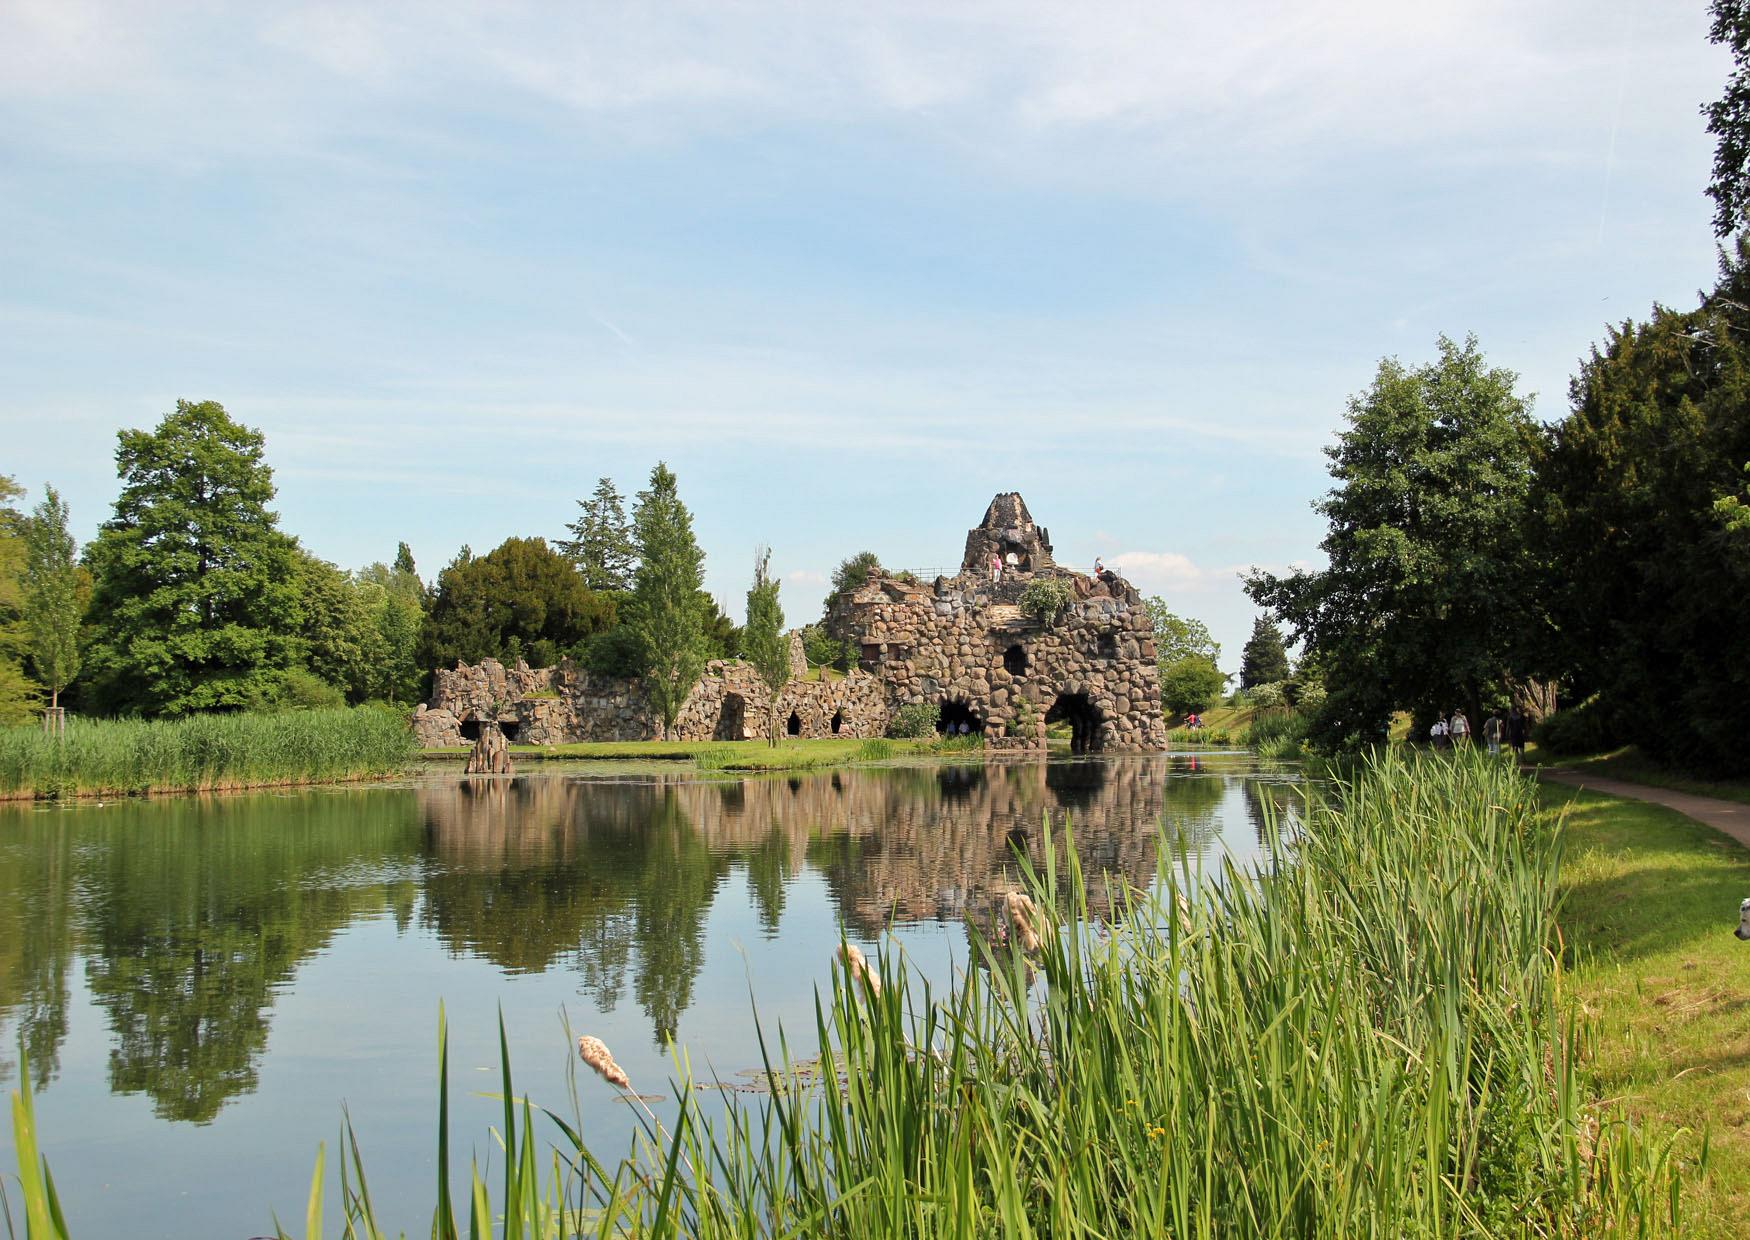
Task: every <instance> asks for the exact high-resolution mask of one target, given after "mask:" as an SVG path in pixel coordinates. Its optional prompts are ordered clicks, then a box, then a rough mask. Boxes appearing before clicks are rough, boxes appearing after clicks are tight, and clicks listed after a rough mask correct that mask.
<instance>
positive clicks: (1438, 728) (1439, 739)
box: [1428, 715, 1447, 749]
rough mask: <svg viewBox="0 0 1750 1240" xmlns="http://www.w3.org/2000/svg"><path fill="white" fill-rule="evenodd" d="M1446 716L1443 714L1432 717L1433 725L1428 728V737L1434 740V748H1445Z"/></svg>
mask: <svg viewBox="0 0 1750 1240" xmlns="http://www.w3.org/2000/svg"><path fill="white" fill-rule="evenodd" d="M1446 735H1447V733H1446V718H1445V716H1443V715H1436V716H1435V717H1434V726H1433V727H1431V728H1429V729H1428V739H1429V740H1430V741H1432V742H1434V748H1436V749H1445V748H1446Z"/></svg>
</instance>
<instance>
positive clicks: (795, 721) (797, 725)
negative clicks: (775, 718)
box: [784, 711, 802, 736]
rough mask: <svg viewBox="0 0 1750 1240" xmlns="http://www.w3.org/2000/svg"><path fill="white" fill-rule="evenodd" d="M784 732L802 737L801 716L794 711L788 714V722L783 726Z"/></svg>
mask: <svg viewBox="0 0 1750 1240" xmlns="http://www.w3.org/2000/svg"><path fill="white" fill-rule="evenodd" d="M784 731H785V732H787V733H788V734H789V735H791V736H801V735H802V716H801V715H799V714H797V713H796V712H795V711H791V712H790V722H789V723H786V724H785V725H784Z"/></svg>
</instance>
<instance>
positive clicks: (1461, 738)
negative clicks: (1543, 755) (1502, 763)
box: [1428, 706, 1530, 758]
mask: <svg viewBox="0 0 1750 1240" xmlns="http://www.w3.org/2000/svg"><path fill="white" fill-rule="evenodd" d="M1529 730H1530V729H1529V728H1528V727H1527V725H1526V721H1525V716H1524V715H1523V714H1522V713H1520V710H1519V708H1518V707H1517V706H1515V707H1513V708H1512V709H1511V710H1509V711H1508V712H1507V715H1506V717H1505V718H1502V716H1501V712H1500V711H1496V712H1495V713H1493V714H1492V715H1490V716H1489V717H1488V718H1487V719H1486V720H1484V721H1483V742H1484V743H1485V744H1486V745H1488V747H1489V754H1490V756H1498V755H1499V754H1500V752H1501V749H1502V747H1503V746H1505V747H1507V748H1509V749H1511V750H1512V751H1513V754H1514V756H1515V757H1520V758H1523V757H1524V756H1525V740H1526V734H1527V732H1528V731H1529ZM1470 735H1471V732H1470V720H1469V719H1467V718H1466V717H1465V713H1464V710H1463V709H1462V708H1461V709H1458V710H1455V711H1453V712H1452V717H1451V718H1450V719H1448V718H1444V717H1441V716H1436V717H1435V719H1434V723H1433V725H1432V726H1431V727H1429V729H1428V740H1429V742H1430V743H1431V744H1432V745H1433V746H1434V748H1436V749H1461V748H1463V747H1464V746H1466V745H1469V744H1470Z"/></svg>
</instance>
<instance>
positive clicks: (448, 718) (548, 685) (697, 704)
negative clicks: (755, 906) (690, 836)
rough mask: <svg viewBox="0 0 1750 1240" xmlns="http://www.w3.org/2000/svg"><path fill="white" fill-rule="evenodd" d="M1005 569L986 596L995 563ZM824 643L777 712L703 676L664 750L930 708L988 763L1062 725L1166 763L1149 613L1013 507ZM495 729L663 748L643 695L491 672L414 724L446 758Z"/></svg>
mask: <svg viewBox="0 0 1750 1240" xmlns="http://www.w3.org/2000/svg"><path fill="white" fill-rule="evenodd" d="M993 555H994V556H996V557H997V558H998V559H999V560H1000V561H1001V562H1002V564H1003V569H1002V572H1001V574H1000V578H999V579H997V580H992V577H991V572H990V560H991V557H992V556H993ZM1039 580H1055V581H1058V582H1061V583H1062V584H1063V586H1064V587H1066V593H1067V595H1068V597H1069V600H1070V601H1069V603H1068V604H1067V605H1066V606H1065V607H1064V608H1063V609H1062V610H1061V611H1060V612H1059V613H1058V614H1056V615H1054V616H1051V617H1048V618H1045V619H1040V618H1037V617H1033V616H1029V615H1028V614H1026V613H1025V612H1024V611H1023V610H1022V608H1021V601H1022V597H1023V595H1024V594H1025V592H1026V589H1027V587H1028V586H1029V585H1030V584H1031V583H1033V582H1035V581H1039ZM827 627H828V629H829V630H830V631H831V632H832V634H833V635H834V636H835V637H837V638H839V639H841V640H846V639H848V640H850V641H851V642H853V643H854V644H855V646H856V648H857V650H858V651H859V653H860V658H859V664H860V666H859V667H858V669H857V670H855V671H853V672H851V674H850V675H848V676H846V677H844V678H843V679H827V678H822V679H815V680H810V679H808V675H809V670H808V663H807V659H806V658H805V657H804V655H803V649H802V639H801V636H800V635H799V634H797V633H791V635H790V647H789V649H790V668H791V677H790V680H789V681H788V682H786V684H785V685H784V686H783V688H782V689H781V690H780V691H779V694H778V701H777V709H776V710H775V711H773V710H771V709H770V708H769V707H770V693H769V690H768V689H767V686H766V683H765V680H764V679H763V678H762V677H761V676H760V674H759V673H758V672H757V671H755V670H754V668H753V667H752V666H751V665H750V664H747V663H744V662H742V661H740V660H738V659H720V660H714V661H712V662H711V663H709V664H707V665H706V667H705V672H704V674H703V675H702V676H701V677H700V679H699V683H698V684H697V685H695V686H694V687H693V691H692V692H691V693H690V694H689V695H688V697H687V700H686V702H685V703H684V704H683V706H682V708H681V711H680V713H679V715H678V716H677V717H676V719H675V724H674V727H673V729H672V731H671V732H670V739H675V740H712V739H717V740H748V739H755V738H762V737H766V736H768V735H769V734H770V732H771V731H772V730H773V729H774V728H775V729H776V730H777V731H778V733H779V734H780V735H789V736H798V737H819V736H834V735H837V736H853V737H870V736H880V735H881V734H882V733H883V732H884V731H885V730H886V728H887V724H888V721H889V720H890V719H891V718H892V716H893V713H894V712H895V711H896V710H898V709H900V708H901V707H903V706H907V705H911V704H914V703H927V704H934V705H936V706H937V707H939V708H940V709H941V711H942V715H943V718H944V720H945V721H947V722H948V723H951V724H953V725H954V726H956V727H959V726H960V725H962V724H964V725H965V728H966V730H971V731H980V732H983V733H984V734H985V737H986V743H987V745H989V746H990V747H991V748H992V749H994V750H1013V751H1019V752H1023V753H1025V752H1031V751H1037V750H1040V749H1043V748H1044V743H1045V740H1044V738H1045V725H1046V724H1047V723H1048V722H1052V721H1055V720H1065V721H1067V722H1068V723H1069V724H1070V725H1071V732H1072V736H1073V746H1074V748H1075V749H1076V750H1077V751H1078V752H1089V751H1094V750H1151V749H1163V748H1165V747H1166V723H1165V720H1164V719H1163V718H1162V715H1161V706H1160V683H1159V677H1158V674H1157V672H1156V668H1155V648H1154V637H1153V629H1152V626H1151V624H1150V620H1149V616H1148V609H1147V608H1146V607H1145V606H1144V605H1143V602H1142V598H1141V597H1140V596H1139V595H1138V594H1137V592H1136V591H1135V590H1134V589H1133V588H1132V587H1131V586H1130V585H1129V584H1128V583H1126V582H1125V581H1124V580H1123V579H1121V578H1119V577H1116V576H1114V575H1112V574H1109V573H1108V574H1106V575H1105V576H1104V577H1102V578H1098V579H1096V578H1093V577H1088V576H1085V575H1083V574H1081V573H1075V572H1071V571H1069V570H1068V569H1064V568H1060V567H1058V566H1057V565H1056V563H1055V562H1054V561H1053V560H1052V558H1051V540H1050V537H1049V534H1048V532H1047V531H1046V530H1045V529H1043V528H1042V527H1039V526H1037V525H1035V524H1034V522H1033V518H1032V515H1031V514H1030V513H1029V512H1028V511H1027V505H1026V503H1025V502H1024V501H1023V500H1022V499H1021V497H1020V495H1018V494H1016V493H1014V492H1007V493H1004V494H1002V495H998V496H997V497H996V498H995V499H993V500H992V501H991V503H990V507H989V508H988V509H987V510H986V512H985V515H984V520H983V522H981V523H980V524H979V525H978V526H977V527H976V528H974V529H972V530H971V531H969V532H968V533H967V536H966V552H965V557H964V559H963V561H962V567H961V572H960V573H958V574H957V575H955V576H953V577H938V578H936V580H935V581H934V582H933V583H929V584H925V583H921V582H918V581H916V580H913V579H911V578H909V577H904V576H883V575H880V574H873V575H871V576H870V577H869V578H868V580H867V581H865V582H864V583H863V584H862V585H861V586H859V587H858V588H857V589H855V590H853V591H850V592H847V593H845V594H841V595H839V596H838V597H837V598H836V599H835V600H834V601H833V604H832V607H831V609H830V610H829V613H828V616H827ZM486 722H494V723H496V724H497V725H498V726H499V727H501V728H502V729H503V730H504V732H505V735H506V736H507V737H508V738H509V739H510V740H513V741H516V742H519V743H529V744H543V745H544V744H562V743H565V742H568V741H598V740H599V741H609V740H644V739H650V738H659V737H662V736H663V734H664V728H663V726H662V721H661V718H660V717H659V716H658V715H657V714H656V712H655V711H654V710H653V709H652V708H651V706H650V703H649V700H648V698H647V696H646V694H645V693H644V690H643V688H642V686H641V685H640V684H638V683H637V682H636V681H629V680H620V679H615V678H611V677H601V676H595V675H592V674H591V673H589V672H588V671H586V670H584V669H582V668H580V667H577V666H576V665H575V664H573V663H571V662H569V661H565V662H562V663H561V664H560V665H559V666H558V667H550V668H531V667H529V666H528V665H527V664H526V663H521V662H519V663H518V664H517V665H516V666H515V667H510V668H507V667H505V666H503V665H502V664H500V663H498V662H497V661H496V660H492V659H487V660H484V661H483V662H481V663H478V664H473V665H468V664H458V665H457V666H456V667H455V668H453V669H447V670H439V671H437V672H436V673H434V688H433V693H432V700H431V702H430V703H429V706H428V707H427V708H422V709H421V712H420V713H419V714H418V715H416V716H415V718H414V730H415V732H416V733H417V734H418V736H419V738H420V743H421V744H422V745H455V744H461V743H463V742H464V741H466V740H469V739H473V738H474V737H475V736H477V735H479V733H480V729H481V726H482V725H483V724H484V723H486Z"/></svg>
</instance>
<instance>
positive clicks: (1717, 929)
mask: <svg viewBox="0 0 1750 1240" xmlns="http://www.w3.org/2000/svg"><path fill="white" fill-rule="evenodd" d="M1544 796H1545V798H1546V799H1547V800H1548V801H1549V802H1550V803H1551V804H1554V805H1571V806H1572V809H1571V810H1570V811H1569V813H1568V823H1567V840H1568V856H1567V861H1566V864H1565V867H1564V874H1563V882H1562V887H1563V893H1564V903H1563V907H1562V912H1561V918H1560V922H1561V927H1562V931H1563V934H1564V937H1565V940H1566V946H1567V954H1568V957H1569V960H1570V961H1571V963H1572V984H1573V989H1574V991H1575V993H1576V995H1577V996H1578V998H1579V999H1580V1001H1581V1002H1582V1003H1583V1004H1584V1005H1585V1009H1586V1011H1587V1012H1588V1014H1589V1016H1590V1018H1591V1022H1592V1025H1593V1029H1592V1042H1591V1047H1590V1054H1589V1059H1590V1063H1589V1065H1588V1071H1589V1072H1590V1073H1591V1074H1593V1076H1594V1079H1595V1080H1596V1083H1597V1088H1599V1089H1600V1090H1601V1091H1603V1093H1605V1094H1607V1095H1609V1096H1612V1097H1620V1098H1622V1099H1623V1100H1624V1105H1625V1106H1626V1107H1627V1109H1628V1110H1629V1111H1630V1112H1631V1113H1632V1114H1634V1115H1635V1116H1637V1117H1638V1118H1639V1119H1640V1120H1641V1121H1642V1123H1643V1124H1644V1125H1645V1126H1646V1127H1647V1128H1648V1129H1649V1130H1650V1131H1651V1132H1653V1133H1664V1134H1674V1133H1677V1132H1679V1131H1680V1130H1682V1132H1683V1135H1681V1136H1680V1137H1679V1138H1678V1144H1677V1152H1678V1154H1679V1156H1680V1157H1681V1158H1682V1159H1683V1160H1684V1161H1685V1162H1686V1163H1687V1164H1689V1165H1690V1166H1691V1167H1696V1164H1698V1163H1700V1161H1701V1158H1702V1151H1703V1148H1704V1144H1705V1148H1706V1150H1707V1159H1706V1166H1705V1168H1700V1167H1696V1169H1695V1170H1694V1171H1693V1172H1692V1175H1693V1178H1694V1183H1693V1184H1692V1186H1691V1188H1690V1193H1689V1196H1690V1199H1691V1203H1690V1207H1689V1215H1690V1220H1691V1226H1690V1227H1689V1228H1688V1229H1687V1230H1686V1233H1685V1234H1686V1235H1692V1236H1717V1237H1721V1238H1722V1240H1723V1238H1725V1237H1736V1236H1742V1235H1744V1234H1745V1231H1746V1228H1747V1224H1746V1220H1750V943H1743V942H1740V941H1739V940H1738V939H1736V938H1735V937H1733V934H1732V931H1733V930H1734V929H1735V928H1736V926H1737V924H1738V902H1739V901H1740V900H1742V899H1744V898H1745V897H1746V896H1750V852H1747V851H1746V850H1744V849H1743V848H1741V847H1739V846H1738V845H1737V844H1736V843H1734V842H1733V841H1732V840H1730V839H1728V838H1727V837H1726V836H1724V835H1722V834H1720V833H1719V832H1718V831H1715V830H1713V829H1712V828H1710V827H1706V826H1703V825H1701V824H1700V823H1698V822H1695V821H1693V820H1692V819H1689V818H1686V817H1684V816H1683V815H1682V814H1679V813H1677V812H1675V811H1674V810H1669V809H1664V808H1662V807H1660V806H1656V805H1648V804H1645V803H1644V802H1639V801H1626V800H1618V799H1616V798H1614V797H1604V796H1597V795H1592V794H1586V793H1577V792H1575V791H1573V790H1571V789H1566V788H1556V787H1549V788H1546V790H1545V793H1544Z"/></svg>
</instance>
